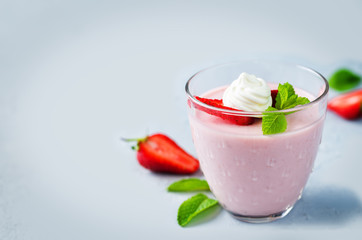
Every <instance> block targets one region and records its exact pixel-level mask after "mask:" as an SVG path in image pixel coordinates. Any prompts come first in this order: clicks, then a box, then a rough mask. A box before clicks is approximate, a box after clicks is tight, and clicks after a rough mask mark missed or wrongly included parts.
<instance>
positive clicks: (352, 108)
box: [327, 89, 362, 120]
mask: <svg viewBox="0 0 362 240" xmlns="http://www.w3.org/2000/svg"><path fill="white" fill-rule="evenodd" d="M327 106H328V109H330V110H332V111H334V112H335V113H337V114H338V115H340V116H341V117H343V118H345V119H348V120H352V119H356V118H358V117H360V116H361V112H362V89H359V90H356V91H353V92H349V93H346V94H342V95H340V96H337V97H335V98H333V99H332V100H331V101H329V103H328V105H327Z"/></svg>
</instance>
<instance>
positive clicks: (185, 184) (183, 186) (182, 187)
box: [167, 178, 210, 192]
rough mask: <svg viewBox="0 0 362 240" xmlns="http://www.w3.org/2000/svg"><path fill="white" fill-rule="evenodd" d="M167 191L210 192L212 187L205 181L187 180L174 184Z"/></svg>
mask: <svg viewBox="0 0 362 240" xmlns="http://www.w3.org/2000/svg"><path fill="white" fill-rule="evenodd" d="M167 190H168V191H169V192H191V191H210V187H209V184H208V183H207V182H206V181H205V180H201V179H197V178H187V179H181V180H180V181H177V182H174V183H172V184H171V185H170V186H169V187H168V188H167Z"/></svg>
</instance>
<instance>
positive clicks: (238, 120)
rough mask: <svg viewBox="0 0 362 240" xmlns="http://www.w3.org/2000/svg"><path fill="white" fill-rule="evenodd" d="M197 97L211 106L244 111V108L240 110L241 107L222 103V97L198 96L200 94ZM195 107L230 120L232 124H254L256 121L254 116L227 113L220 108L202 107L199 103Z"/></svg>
mask: <svg viewBox="0 0 362 240" xmlns="http://www.w3.org/2000/svg"><path fill="white" fill-rule="evenodd" d="M195 98H196V99H197V100H199V101H200V102H203V103H205V104H207V105H209V106H213V107H217V108H221V109H226V110H234V111H240V112H243V111H242V110H239V109H235V108H230V107H226V106H224V104H223V103H222V99H209V98H201V97H198V96H195ZM195 107H196V108H197V109H200V110H202V111H204V112H206V113H209V114H211V115H214V116H217V117H220V118H222V119H223V120H226V121H228V122H229V123H232V124H237V125H249V124H252V123H253V122H254V121H255V118H253V117H244V116H237V115H231V114H227V113H225V112H221V111H218V110H213V109H209V108H206V107H202V106H199V105H197V104H195Z"/></svg>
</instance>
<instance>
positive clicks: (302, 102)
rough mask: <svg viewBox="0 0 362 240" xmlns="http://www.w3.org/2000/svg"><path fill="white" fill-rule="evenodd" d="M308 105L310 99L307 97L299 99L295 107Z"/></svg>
mask: <svg viewBox="0 0 362 240" xmlns="http://www.w3.org/2000/svg"><path fill="white" fill-rule="evenodd" d="M307 103H310V101H309V99H308V98H306V97H298V98H297V101H296V105H295V106H298V105H304V104H307Z"/></svg>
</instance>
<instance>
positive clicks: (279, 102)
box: [275, 83, 295, 110]
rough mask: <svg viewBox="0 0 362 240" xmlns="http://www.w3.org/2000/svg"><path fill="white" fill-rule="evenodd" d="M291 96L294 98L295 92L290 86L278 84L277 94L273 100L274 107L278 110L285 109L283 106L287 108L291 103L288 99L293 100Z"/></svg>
mask: <svg viewBox="0 0 362 240" xmlns="http://www.w3.org/2000/svg"><path fill="white" fill-rule="evenodd" d="M293 96H295V91H294V88H293V86H292V85H291V84H289V83H284V84H279V86H278V94H277V96H276V98H275V107H276V108H277V109H279V110H281V109H286V108H285V106H288V105H289V104H290V102H292V100H290V98H295V97H293ZM288 100H289V101H288Z"/></svg>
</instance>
